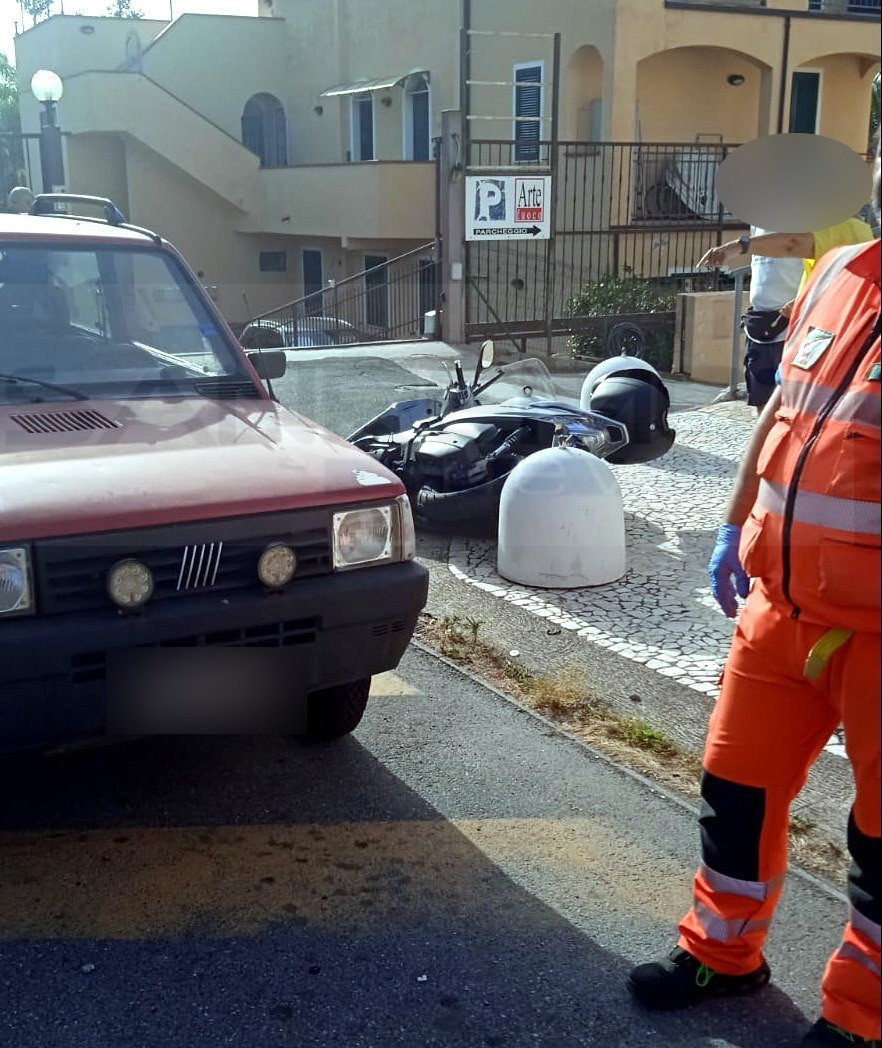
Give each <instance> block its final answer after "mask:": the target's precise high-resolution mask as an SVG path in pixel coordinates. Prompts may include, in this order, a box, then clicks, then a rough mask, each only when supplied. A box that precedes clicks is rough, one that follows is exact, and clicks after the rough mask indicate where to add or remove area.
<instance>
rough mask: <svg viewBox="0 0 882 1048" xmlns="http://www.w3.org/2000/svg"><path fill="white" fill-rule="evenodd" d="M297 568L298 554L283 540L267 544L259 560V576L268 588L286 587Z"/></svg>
mask: <svg viewBox="0 0 882 1048" xmlns="http://www.w3.org/2000/svg"><path fill="white" fill-rule="evenodd" d="M296 570H297V554H296V553H295V552H294V550H293V549H291V547H290V546H286V545H285V544H284V543H282V542H274V543H273V544H272V545H271V546H267V548H266V549H265V550H264V551H263V553H261V555H260V560H259V561H258V562H257V577H258V578H259V579H260V581H261V582H262V583H263V584H264V586H266V588H267V589H272V590H279V589H284V587H285V586H287V585H288V583H289V582H290V581H291V579H293V578H294V572H295V571H296Z"/></svg>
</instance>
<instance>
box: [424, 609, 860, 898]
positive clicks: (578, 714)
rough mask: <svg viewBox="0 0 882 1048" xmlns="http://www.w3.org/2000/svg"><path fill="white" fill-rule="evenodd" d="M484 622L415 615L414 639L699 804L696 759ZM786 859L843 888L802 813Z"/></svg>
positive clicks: (830, 848) (828, 845)
mask: <svg viewBox="0 0 882 1048" xmlns="http://www.w3.org/2000/svg"><path fill="white" fill-rule="evenodd" d="M482 626H483V623H482V622H481V621H480V620H477V619H474V618H468V617H460V616H458V615H446V616H444V617H443V618H440V619H439V618H436V617H435V616H433V615H430V614H428V613H424V614H423V615H422V616H421V617H420V621H419V624H418V626H417V630H416V638H417V639H418V640H419V641H421V642H422V643H423V644H424V645H425V646H426V647H427V648H429V649H431V650H434V651H436V652H438V653H439V654H441V655H443V656H445V657H446V658H448V659H450V660H451V662H453V663H456V664H458V665H459V666H462V667H463V668H464V669H466V670H468V671H470V672H473V673H474V674H476V675H477V676H479V677H481V678H483V679H484V680H486V681H487V682H488V683H489V684H491V685H492V686H493V687H495V688H496V689H497V690H498V691H500V692H502V693H504V694H507V695H509V696H511V697H513V698H514V699H516V700H517V701H519V702H520V703H522V704H523V705H524V706H527V707H529V708H532V709H534V710H536V711H537V712H538V713H540V714H542V715H543V716H544V717H547V718H548V720H549V721H552V722H554V723H556V724H559V725H560V726H561V727H562V728H563V729H564V730H565V731H566V732H568V733H569V734H570V735H572V736H574V737H575V738H577V739H579V740H580V741H582V742H584V743H586V744H587V745H589V746H591V747H592V748H593V749H595V750H597V751H598V752H600V753H602V754H604V755H606V756H608V757H610V758H611V759H613V760H614V761H616V762H618V763H619V764H621V765H624V766H626V767H629V768H631V769H632V770H633V771H636V772H638V773H639V774H640V775H642V776H644V777H645V778H647V779H649V780H651V781H653V782H656V783H658V784H659V785H661V786H664V787H665V788H666V789H669V790H671V791H672V792H674V793H676V794H679V795H680V796H681V797H682V798H684V799H685V800H687V801H691V802H696V801H698V800H699V799H700V780H701V758H700V757H699V756H698V755H696V754H694V753H688V752H685V751H684V750H683V749H682V748H681V747H680V746H678V745H677V743H676V742H674V741H673V740H671V739H670V738H668V737H667V736H666V735H665V734H664V733H663V732H661V731H659V730H658V729H656V728H654V727H652V725H650V724H647V723H646V722H644V721H642V720H640V719H639V718H636V717H623V716H621V715H620V714H619V713H617V712H615V711H614V710H613V708H612V707H611V706H610V704H609V703H607V702H605V701H604V700H603V699H602V698H600V697H599V696H597V695H594V694H592V693H591V692H589V691H588V690H587V689H586V687H585V684H584V675H583V674H582V673H581V672H580V671H579V670H578V669H576V668H575V667H572V666H569V667H568V666H564V667H562V668H561V671H560V673H558V674H555V676H554V677H551V676H548V675H545V674H537V673H533V672H532V671H531V670H529V669H528V668H527V667H525V666H524V665H523V664H522V663H521V662H520V661H519V660H518V659H517V658H516V657H512V656H510V655H507V654H505V653H504V652H502V651H501V650H500V649H498V648H496V647H494V646H493V645H491V644H488V643H486V642H485V641H483V640H481V639H480V631H481V628H482ZM790 851H791V858H792V859H793V861H795V862H797V863H798V864H799V865H800V866H802V867H803V868H804V869H805V870H808V871H809V872H810V873H811V874H814V875H816V876H819V877H821V878H822V879H824V880H825V881H827V882H830V883H831V884H832V885H833V886H835V887H837V888H841V887H842V886H843V885H844V884H845V878H846V874H847V869H848V856H847V855H846V853H845V851H844V850H843V848H842V847H840V846H839V844H838V843H836V842H833V841H831V840H829V838H828V837H827V836H825V835H824V834H823V833H822V832H821V831H820V830H819V829H818V828H817V826H816V825H815V823H814V821H813V820H812V819H810V818H808V817H806V816H804V815H800V814H794V815H793V817H792V819H791V825H790Z"/></svg>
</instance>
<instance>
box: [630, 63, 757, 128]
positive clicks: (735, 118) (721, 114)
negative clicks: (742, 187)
mask: <svg viewBox="0 0 882 1048" xmlns="http://www.w3.org/2000/svg"><path fill="white" fill-rule="evenodd" d="M771 86H772V82H771V70H770V69H769V67H768V66H766V65H764V64H763V63H761V62H760V61H759V60H758V59H756V58H752V57H751V56H749V55H746V54H744V53H743V52H741V51H736V50H734V49H730V48H724V47H701V46H695V47H678V48H672V49H670V50H668V51H657V52H656V53H655V54H653V55H649V56H648V57H647V58H644V59H642V60H641V61H640V62H638V64H637V107H638V122H639V126H638V135H637V137H638V138H639V139H640V140H641V141H643V142H694V141H696V136H701V138H702V139H705V140H708V141H711V140H713V139H714V138H716V139H717V140H718V141H725V142H747V141H749V140H750V139H752V138H756V137H757V135H759V134H765V133H767V129H766V128H765V127H764V122H767V121H768V108H769V103H770V99H771V94H770V91H771Z"/></svg>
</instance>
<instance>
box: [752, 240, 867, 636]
mask: <svg viewBox="0 0 882 1048" xmlns="http://www.w3.org/2000/svg"><path fill="white" fill-rule="evenodd" d="M879 267H880V262H879V241H878V240H875V241H872V242H871V243H869V244H861V245H858V246H857V247H846V248H842V249H840V250H834V251H831V252H829V253H828V254H827V255H826V256H825V257H824V258H823V259H822V260H821V261H820V262H819V263H818V264H817V266H816V267H815V270H814V272H813V274H812V279H811V280H810V282H809V283H808V285H807V286H806V288H805V291H804V293H803V294H802V295H801V296H800V298H799V299H798V300H797V304H796V308H795V310H794V313H793V317H792V320H791V324H790V329H789V334H788V337H787V342H786V345H785V347H784V353H783V359H782V363H781V398H782V399H781V407H780V409H779V410H778V412H777V413H776V421H775V423H774V425H773V427H772V429H771V431H770V433H769V435H768V437H767V438H766V442H765V444H764V446H763V448H762V451H761V453H760V456H759V460H758V463H757V473H758V475H759V477H760V482H759V492H758V495H757V499H756V502H755V504H754V506H753V509H752V510H751V513H750V517H749V519H748V521H747V522H746V523H745V525H744V528H743V531H742V537H741V550H740V555H741V562H742V564H743V566H744V569H745V571H746V572H747V574H748V575H750V576H751V577H752V578H755V579H758V580H759V584H760V585H761V586H762V587H763V589H764V590H765V591H766V592H767V594H768V595H769V597H770V598H771V599H772V600H773V601H775V602H776V603H778V602H780V603H783V604H784V605H785V606H786V607H788V608H789V609H790V614H791V616H792V617H793V618H802V619H803V620H805V621H807V622H814V623H819V624H821V625H828V626H830V627H841V628H843V629H847V630H859V631H862V632H870V633H878V632H879V615H880V495H882V491H880V429H882V408H880V386H882V374H880V368H882V364H880V340H879V311H880V291H879Z"/></svg>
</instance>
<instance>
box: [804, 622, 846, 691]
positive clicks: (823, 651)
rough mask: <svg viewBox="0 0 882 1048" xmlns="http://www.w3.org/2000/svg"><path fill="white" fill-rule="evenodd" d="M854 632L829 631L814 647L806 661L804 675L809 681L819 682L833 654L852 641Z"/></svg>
mask: <svg viewBox="0 0 882 1048" xmlns="http://www.w3.org/2000/svg"><path fill="white" fill-rule="evenodd" d="M853 632H854V631H853V630H843V629H839V628H837V629H833V630H827V632H826V633H825V634H824V636H823V637H821V639H820V640H819V641H818V642H817V644H815V645H814V647H813V648H812V650H811V651H810V652H809V653H808V658H807V659H806V660H805V669H803V671H802V675H803V676H804V677H805V678H806V679H807V680H817V679H818V678H819V677H820V676H821V674H822V673H823V672H824V670H825V669H826V668H827V663H828V662H829V661H830V658H831V657H832V656H833V654H834V653H835V652H837V651H839V649H840V648H841V647H842V645H843V644H845V642H846V641H847V640H849V639H850V637H851V635H852V633H853Z"/></svg>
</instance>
